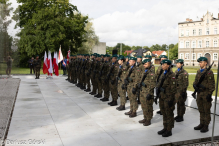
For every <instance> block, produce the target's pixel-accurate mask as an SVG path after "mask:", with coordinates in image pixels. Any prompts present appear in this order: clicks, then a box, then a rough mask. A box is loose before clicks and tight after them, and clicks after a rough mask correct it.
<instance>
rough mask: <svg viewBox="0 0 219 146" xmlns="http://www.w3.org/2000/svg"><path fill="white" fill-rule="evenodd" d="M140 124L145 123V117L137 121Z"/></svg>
mask: <svg viewBox="0 0 219 146" xmlns="http://www.w3.org/2000/svg"><path fill="white" fill-rule="evenodd" d="M138 122H139V123H140V124H143V123H145V122H146V119H143V120H140V121H138Z"/></svg>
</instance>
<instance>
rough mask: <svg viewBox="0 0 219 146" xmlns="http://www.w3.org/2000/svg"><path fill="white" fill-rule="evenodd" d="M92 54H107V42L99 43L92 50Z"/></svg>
mask: <svg viewBox="0 0 219 146" xmlns="http://www.w3.org/2000/svg"><path fill="white" fill-rule="evenodd" d="M92 53H98V54H106V42H99V43H98V44H97V45H95V46H94V47H93V49H92Z"/></svg>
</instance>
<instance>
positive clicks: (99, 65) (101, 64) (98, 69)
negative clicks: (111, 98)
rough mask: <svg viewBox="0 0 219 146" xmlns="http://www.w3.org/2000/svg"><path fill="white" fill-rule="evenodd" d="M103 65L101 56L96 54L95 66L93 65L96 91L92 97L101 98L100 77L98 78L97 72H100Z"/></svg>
mask: <svg viewBox="0 0 219 146" xmlns="http://www.w3.org/2000/svg"><path fill="white" fill-rule="evenodd" d="M101 66H103V63H102V60H101V56H100V55H99V54H98V55H97V62H96V67H95V74H96V75H95V81H96V83H97V89H98V93H97V95H95V96H94V97H97V98H101V97H102V82H101V79H100V78H99V75H100V74H99V73H100V69H101V68H100V67H101Z"/></svg>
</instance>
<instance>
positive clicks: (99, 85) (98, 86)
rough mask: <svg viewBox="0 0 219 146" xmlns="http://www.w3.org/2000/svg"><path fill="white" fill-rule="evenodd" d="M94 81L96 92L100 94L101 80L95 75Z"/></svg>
mask: <svg viewBox="0 0 219 146" xmlns="http://www.w3.org/2000/svg"><path fill="white" fill-rule="evenodd" d="M95 81H96V83H97V89H98V94H100V95H102V92H103V91H102V82H101V80H99V78H98V77H97V76H96V78H95Z"/></svg>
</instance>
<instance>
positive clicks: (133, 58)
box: [129, 57, 137, 61]
mask: <svg viewBox="0 0 219 146" xmlns="http://www.w3.org/2000/svg"><path fill="white" fill-rule="evenodd" d="M129 60H135V61H136V60H137V58H135V57H129Z"/></svg>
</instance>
